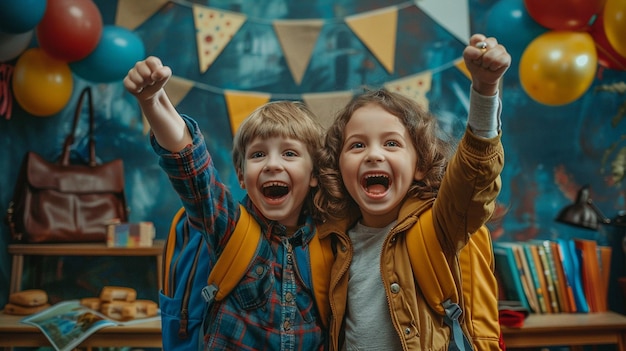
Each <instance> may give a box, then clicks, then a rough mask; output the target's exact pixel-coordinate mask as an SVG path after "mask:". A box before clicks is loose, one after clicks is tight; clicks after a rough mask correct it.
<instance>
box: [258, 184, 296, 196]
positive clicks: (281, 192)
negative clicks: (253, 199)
mask: <svg viewBox="0 0 626 351" xmlns="http://www.w3.org/2000/svg"><path fill="white" fill-rule="evenodd" d="M262 192H263V196H265V197H267V198H270V199H280V198H281V197H283V196H286V195H287V194H288V193H289V187H288V186H287V184H285V183H280V182H272V183H267V184H265V185H263V189H262Z"/></svg>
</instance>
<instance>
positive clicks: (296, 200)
mask: <svg viewBox="0 0 626 351" xmlns="http://www.w3.org/2000/svg"><path fill="white" fill-rule="evenodd" d="M238 177H239V181H240V183H241V184H242V187H243V188H244V189H246V190H247V192H248V195H249V196H250V199H251V200H252V202H253V203H254V205H255V206H256V207H257V208H258V209H259V210H260V211H261V213H263V215H264V216H265V217H266V218H268V219H270V220H274V221H277V222H279V223H281V224H282V225H285V226H288V227H293V226H296V225H297V224H298V218H299V217H300V211H301V210H302V206H303V205H304V201H305V199H306V198H307V195H308V193H309V190H310V187H315V186H317V178H315V177H313V160H312V158H311V155H310V153H309V151H308V149H307V146H306V145H305V144H304V143H303V142H301V141H298V140H295V139H291V138H285V137H278V136H276V137H270V138H266V139H263V138H260V137H256V138H254V139H253V140H252V142H251V143H250V144H249V145H248V146H247V147H246V151H245V156H244V163H243V170H242V171H239V172H238Z"/></svg>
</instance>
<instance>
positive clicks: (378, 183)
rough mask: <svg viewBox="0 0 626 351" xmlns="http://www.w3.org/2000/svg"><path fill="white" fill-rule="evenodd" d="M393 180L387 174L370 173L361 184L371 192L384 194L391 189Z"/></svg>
mask: <svg viewBox="0 0 626 351" xmlns="http://www.w3.org/2000/svg"><path fill="white" fill-rule="evenodd" d="M390 184H391V181H390V179H389V177H388V176H387V175H385V174H368V175H366V176H365V178H363V180H362V181H361V186H363V189H365V191H366V192H367V193H369V194H375V195H378V194H383V193H384V192H386V191H387V189H389V185H390Z"/></svg>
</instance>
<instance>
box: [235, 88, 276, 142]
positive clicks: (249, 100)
mask: <svg viewBox="0 0 626 351" xmlns="http://www.w3.org/2000/svg"><path fill="white" fill-rule="evenodd" d="M270 98H271V95H270V94H264V93H248V92H242V91H232V90H226V91H224V99H226V108H227V109H228V117H229V118H230V128H231V131H232V133H233V135H235V132H236V131H237V129H238V128H239V125H240V124H241V122H243V120H244V119H246V117H248V116H249V115H250V113H252V111H254V110H255V109H256V108H257V107H259V106H261V105H263V104H265V103H267V102H268V101H270Z"/></svg>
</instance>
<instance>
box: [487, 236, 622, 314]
mask: <svg viewBox="0 0 626 351" xmlns="http://www.w3.org/2000/svg"><path fill="white" fill-rule="evenodd" d="M494 255H495V260H496V275H497V277H498V282H499V284H500V292H499V293H500V299H501V300H512V301H520V303H521V304H522V306H524V307H526V308H527V309H528V310H529V311H531V312H533V313H574V312H578V313H587V312H604V311H606V310H607V309H608V305H607V297H608V288H609V277H610V264H611V247H608V246H600V245H598V244H597V242H596V241H593V240H586V239H557V240H531V241H527V242H495V243H494Z"/></svg>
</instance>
